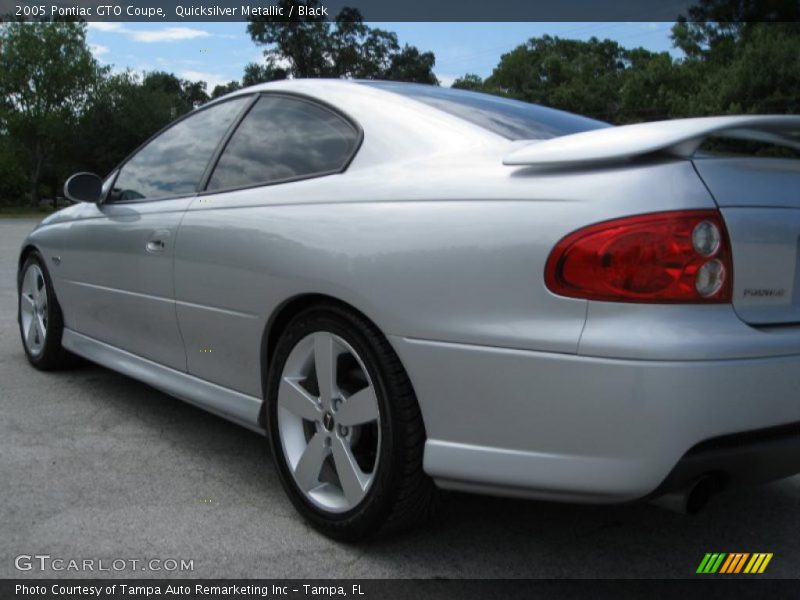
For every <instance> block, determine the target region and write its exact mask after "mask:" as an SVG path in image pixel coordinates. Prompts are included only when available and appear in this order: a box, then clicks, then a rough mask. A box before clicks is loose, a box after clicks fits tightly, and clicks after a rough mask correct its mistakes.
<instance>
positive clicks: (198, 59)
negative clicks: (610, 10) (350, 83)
mask: <svg viewBox="0 0 800 600" xmlns="http://www.w3.org/2000/svg"><path fill="white" fill-rule="evenodd" d="M369 25H370V26H372V27H380V28H381V29H387V30H389V31H394V32H395V33H397V36H398V39H399V42H400V44H401V45H402V44H410V45H412V46H417V48H419V49H420V50H421V51H428V50H431V51H433V52H434V54H435V55H436V66H435V67H434V73H436V76H437V77H438V78H439V81H440V82H441V83H442V85H450V84H451V83H452V82H453V81H454V80H455V79H456V78H457V77H460V76H462V75H464V74H465V73H475V74H477V75H480V76H481V77H487V76H488V75H490V74H491V72H492V69H493V68H494V67H495V66H496V65H497V63H498V62H499V60H500V56H501V55H502V54H503V53H505V52H508V51H509V50H512V49H514V48H515V47H516V46H518V45H519V44H522V43H523V42H525V41H526V40H528V39H529V38H531V37H536V36H541V35H545V34H549V35H553V36H559V37H564V38H572V39H580V40H586V39H589V38H590V37H592V36H595V37H598V38H601V39H602V38H610V39H612V40H616V41H618V42H619V43H620V44H622V45H623V46H626V47H636V46H642V47H644V48H646V49H648V50H652V51H658V52H660V51H670V52H672V53H674V52H675V51H674V49H673V48H672V44H671V42H670V39H669V31H670V28H671V27H672V23H664V22H657V23H640V22H637V23H597V22H593V23H430V22H428V23H369ZM246 27H247V24H246V23H243V22H241V23H240V22H236V23H208V22H203V23H191V22H181V23H158V24H156V23H97V22H93V23H89V33H88V42H89V45H90V47H91V48H92V52H93V53H94V55H95V57H96V58H97V59H98V60H99V61H100V62H101V63H103V64H108V65H112V66H113V68H114V70H118V71H124V70H125V69H126V68H130V69H132V70H134V71H156V70H158V71H168V72H172V73H175V74H176V75H178V76H179V77H181V78H184V79H190V80H192V81H197V80H202V81H205V82H206V83H207V84H208V91H209V92H211V90H213V89H214V86H215V85H217V84H219V83H226V82H228V81H231V80H234V79H237V80H238V79H241V77H242V72H243V69H244V66H245V65H246V64H247V63H249V62H261V61H262V60H263V54H262V52H263V49H262V48H259V47H258V46H256V45H255V44H254V43H253V41H252V40H251V39H250V36H249V35H247V31H246Z"/></svg>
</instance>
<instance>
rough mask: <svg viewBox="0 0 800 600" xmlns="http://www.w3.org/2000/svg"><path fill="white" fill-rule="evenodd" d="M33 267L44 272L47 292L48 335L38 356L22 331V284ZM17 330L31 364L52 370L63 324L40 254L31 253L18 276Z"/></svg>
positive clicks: (57, 352)
mask: <svg viewBox="0 0 800 600" xmlns="http://www.w3.org/2000/svg"><path fill="white" fill-rule="evenodd" d="M31 265H36V266H37V267H39V269H40V270H41V272H42V277H43V278H44V286H45V291H46V292H47V333H46V334H45V341H44V347H43V348H42V351H41V352H40V353H39V354H38V355H34V354H31V352H30V350H29V349H28V344H27V343H26V342H25V332H24V331H23V330H22V282H23V279H24V277H25V273H27V271H28V268H29V267H30V266H31ZM17 328H18V330H19V334H20V339H21V341H22V348H23V349H24V350H25V355H26V356H27V357H28V360H29V361H30V363H31V364H32V365H33V366H35V367H38V368H50V367H51V365H52V364H54V363H55V362H56V361H57V360H58V359H59V357H60V354H61V353H62V350H61V334H62V332H63V323H62V320H61V313H60V309H59V306H58V302H57V301H56V294H55V290H54V289H53V283H52V281H51V279H50V273H49V271H48V270H47V266H46V265H45V264H44V260H43V259H42V255H41V254H39V252H37V251H34V252H31V253H30V254H29V255H28V257H27V258H26V259H25V262H24V263H23V264H22V268H21V269H20V271H19V273H18V275H17Z"/></svg>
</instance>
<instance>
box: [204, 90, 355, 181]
mask: <svg viewBox="0 0 800 600" xmlns="http://www.w3.org/2000/svg"><path fill="white" fill-rule="evenodd" d="M358 141H359V132H358V130H357V129H356V128H355V127H354V126H353V125H352V124H350V123H349V122H348V121H346V120H345V119H344V118H343V117H340V116H339V115H337V114H336V113H334V112H332V111H331V110H328V109H327V108H324V107H322V106H319V105H317V104H314V103H312V102H308V101H305V100H300V99H294V98H288V97H286V96H270V95H265V96H262V97H261V98H259V100H258V102H256V104H255V105H254V106H253V107H252V108H251V109H250V112H249V113H247V116H246V117H245V118H244V119H243V120H242V122H241V123H240V124H239V127H238V128H237V129H236V132H235V133H234V134H233V137H231V139H230V141H229V142H228V145H227V146H226V148H225V150H224V151H223V153H222V156H221V157H220V159H219V162H218V163H217V166H216V168H215V169H214V173H213V175H212V176H211V180H210V181H209V183H208V189H209V190H222V189H231V188H239V187H246V186H252V185H258V184H265V183H274V182H278V181H285V180H287V179H296V178H299V177H310V176H314V175H323V174H327V173H333V172H336V171H339V170H341V169H342V168H343V167H344V166H345V165H346V164H347V162H348V161H349V160H350V158H351V156H352V154H353V152H354V151H355V149H356V146H357V145H358Z"/></svg>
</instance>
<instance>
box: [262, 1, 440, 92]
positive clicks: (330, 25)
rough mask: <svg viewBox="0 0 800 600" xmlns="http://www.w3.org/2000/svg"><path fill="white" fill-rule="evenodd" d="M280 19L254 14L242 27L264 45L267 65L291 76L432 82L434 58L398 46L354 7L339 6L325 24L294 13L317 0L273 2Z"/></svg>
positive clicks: (391, 35) (390, 34)
mask: <svg viewBox="0 0 800 600" xmlns="http://www.w3.org/2000/svg"><path fill="white" fill-rule="evenodd" d="M277 4H278V5H279V6H281V7H282V8H283V9H284V11H283V13H284V14H285V15H286V14H290V11H291V14H292V15H293V16H292V18H291V20H290V22H288V23H287V22H286V21H285V18H284V17H259V18H257V19H254V20H252V21H251V22H250V23H249V24H248V26H247V31H248V33H249V34H250V37H251V38H252V39H253V41H254V42H255V43H256V44H259V45H263V46H266V49H265V50H264V56H265V58H266V60H267V65H268V67H269V68H271V69H276V65H281V66H284V65H285V73H286V75H287V76H291V77H351V78H359V79H392V80H399V81H413V82H417V83H432V84H437V83H438V80H437V79H436V76H435V75H434V74H433V65H434V62H435V58H434V55H433V53H431V52H420V51H419V50H418V49H417V48H415V47H413V46H408V45H406V46H403V47H402V48H401V47H400V44H399V42H398V40H397V34H395V33H393V32H390V31H385V30H383V29H378V28H375V27H370V26H368V25H367V24H365V23H364V19H363V18H362V16H361V13H360V12H359V11H358V10H357V9H354V8H347V7H345V8H343V9H342V10H341V11H340V12H339V14H338V15H337V16H336V18H335V19H334V20H333V21H332V22H331V21H327V20H325V18H324V17H322V16H315V14H316V13H313V14H312V15H311V16H300V12H301V11H300V10H299V9H300V8H301V7H303V8H312V9H316V8H319V7H320V6H321V4H320V1H319V0H279V2H278V3H277Z"/></svg>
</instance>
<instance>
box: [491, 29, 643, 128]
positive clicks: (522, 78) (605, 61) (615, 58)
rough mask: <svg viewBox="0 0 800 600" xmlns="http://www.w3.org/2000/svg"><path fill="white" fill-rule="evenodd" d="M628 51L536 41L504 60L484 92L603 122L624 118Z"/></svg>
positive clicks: (600, 44)
mask: <svg viewBox="0 0 800 600" xmlns="http://www.w3.org/2000/svg"><path fill="white" fill-rule="evenodd" d="M626 59H627V56H626V51H625V49H624V48H623V47H622V46H620V45H619V44H618V43H617V42H614V41H612V40H598V39H597V38H594V37H593V38H591V39H589V40H588V41H585V42H584V41H579V40H565V39H561V38H558V37H551V36H549V35H545V36H542V37H539V38H532V39H530V40H528V42H526V43H525V44H523V45H521V46H518V47H517V48H515V49H514V50H512V51H511V52H509V53H507V54H504V55H503V56H502V57H501V58H500V63H499V64H498V65H497V67H496V68H495V69H494V71H493V72H492V75H491V76H490V77H489V78H488V79H487V80H486V82H485V85H484V87H485V88H488V89H497V90H502V91H503V92H505V93H506V94H508V95H509V96H511V97H514V98H518V99H520V100H526V101H528V102H535V103H537V104H543V105H545V106H555V107H558V108H561V109H563V110H569V111H573V112H577V113H580V114H584V115H588V116H593V117H596V118H599V119H605V120H614V119H615V118H616V117H617V115H618V113H619V109H620V107H619V103H620V99H619V90H620V86H621V81H622V76H623V74H624V72H625V69H626V68H627V66H628V63H627V61H626Z"/></svg>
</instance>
